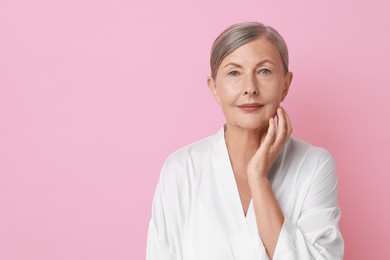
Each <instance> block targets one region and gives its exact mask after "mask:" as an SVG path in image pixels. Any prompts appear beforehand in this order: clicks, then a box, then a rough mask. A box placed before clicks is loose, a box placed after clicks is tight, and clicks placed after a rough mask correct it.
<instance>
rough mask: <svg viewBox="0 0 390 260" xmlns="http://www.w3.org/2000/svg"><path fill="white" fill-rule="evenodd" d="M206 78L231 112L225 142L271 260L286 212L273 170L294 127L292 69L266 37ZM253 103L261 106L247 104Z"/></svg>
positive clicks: (245, 203) (243, 199)
mask: <svg viewBox="0 0 390 260" xmlns="http://www.w3.org/2000/svg"><path fill="white" fill-rule="evenodd" d="M207 81H208V86H209V89H210V91H211V93H212V94H213V95H214V97H215V99H216V101H217V103H218V104H219V105H220V106H221V108H222V110H223V113H224V114H225V117H226V131H225V141H226V145H227V148H228V152H229V157H230V161H231V163H232V168H233V172H234V176H235V180H236V183H237V188H238V191H239V194H240V199H241V204H242V207H243V211H244V214H245V215H246V213H247V210H248V207H249V203H250V200H251V199H252V201H253V207H254V211H255V215H256V222H257V227H258V232H259V235H260V238H261V240H262V242H263V244H264V247H265V249H266V251H267V254H268V256H269V258H270V259H272V258H273V255H274V252H275V247H276V243H277V241H278V237H279V234H280V230H281V228H282V226H283V222H284V216H283V213H282V211H281V209H280V207H279V204H278V201H277V199H276V197H275V195H274V193H273V191H272V188H271V184H270V182H269V179H268V172H269V170H270V168H271V166H272V164H273V163H274V161H275V159H276V158H277V156H278V155H279V153H280V151H281V150H282V149H283V146H284V145H285V143H286V141H287V140H288V138H289V136H290V135H291V132H292V127H291V123H290V120H289V117H288V115H287V113H286V111H285V110H284V109H283V108H281V107H280V103H281V102H282V101H283V100H284V99H285V97H286V96H287V94H288V90H289V87H290V84H291V81H292V73H291V72H287V73H286V72H285V71H284V70H283V64H282V59H281V57H280V54H279V52H278V50H277V48H276V47H275V46H274V45H272V44H271V43H270V42H269V41H268V40H267V39H266V38H264V37H261V38H259V39H256V40H254V41H251V42H249V43H247V44H245V45H243V46H241V47H239V48H237V49H236V50H235V51H233V52H232V53H230V54H229V55H228V56H226V57H225V59H224V60H223V61H222V63H221V65H220V67H219V68H218V71H217V74H216V76H215V78H213V77H211V76H210V77H208V80H207ZM248 103H249V104H251V103H257V104H259V105H260V106H259V108H258V109H256V110H251V111H248V110H245V109H242V107H241V106H242V105H243V104H248Z"/></svg>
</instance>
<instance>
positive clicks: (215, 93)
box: [207, 76, 221, 105]
mask: <svg viewBox="0 0 390 260" xmlns="http://www.w3.org/2000/svg"><path fill="white" fill-rule="evenodd" d="M207 85H208V86H209V90H210V92H211V94H213V96H214V98H215V100H216V101H217V103H218V105H220V104H221V103H220V99H219V93H218V89H217V85H216V82H215V80H214V78H213V77H212V76H208V77H207Z"/></svg>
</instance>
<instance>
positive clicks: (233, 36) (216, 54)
mask: <svg viewBox="0 0 390 260" xmlns="http://www.w3.org/2000/svg"><path fill="white" fill-rule="evenodd" d="M263 36H264V37H266V39H267V40H268V41H269V42H270V43H272V44H273V45H274V46H275V47H276V48H277V49H278V51H279V54H280V57H281V59H282V64H283V69H284V72H285V73H287V72H288V50H287V44H286V42H285V41H284V39H283V37H282V36H281V35H280V34H279V33H278V32H277V31H276V30H275V29H274V28H272V27H270V26H265V25H263V24H262V23H258V22H246V23H238V24H233V25H231V26H230V27H228V28H227V29H225V30H224V31H223V32H222V33H221V34H220V35H219V36H218V37H217V39H216V40H215V41H214V44H213V47H212V48H211V56H210V68H211V76H212V77H213V78H214V79H215V77H216V75H217V71H218V68H219V66H220V65H221V63H222V61H223V59H224V58H225V57H226V56H227V55H229V54H230V53H232V52H233V51H235V50H236V49H237V48H239V47H241V46H242V45H244V44H246V43H249V42H251V41H254V40H256V39H258V38H260V37H263Z"/></svg>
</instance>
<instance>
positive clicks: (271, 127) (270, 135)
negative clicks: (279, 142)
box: [264, 117, 276, 147]
mask: <svg viewBox="0 0 390 260" xmlns="http://www.w3.org/2000/svg"><path fill="white" fill-rule="evenodd" d="M275 129H276V128H275V122H274V119H273V118H272V117H271V118H270V119H269V121H268V130H267V134H266V136H265V138H264V144H265V145H266V146H268V147H269V146H271V144H272V143H273V141H274V139H275Z"/></svg>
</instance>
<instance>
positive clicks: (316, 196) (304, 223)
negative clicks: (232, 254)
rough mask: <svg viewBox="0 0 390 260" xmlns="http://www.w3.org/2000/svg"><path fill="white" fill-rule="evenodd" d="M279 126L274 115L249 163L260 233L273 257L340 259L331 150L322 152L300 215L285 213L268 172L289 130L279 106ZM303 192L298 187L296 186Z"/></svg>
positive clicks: (335, 186) (286, 119)
mask: <svg viewBox="0 0 390 260" xmlns="http://www.w3.org/2000/svg"><path fill="white" fill-rule="evenodd" d="M278 119H279V125H278V127H276V126H275V124H274V122H273V120H272V119H271V120H270V124H269V129H268V132H267V134H266V136H265V137H264V138H263V140H262V143H261V145H260V147H259V150H258V151H257V152H256V154H255V155H254V156H253V158H252V159H251V161H250V163H249V164H248V172H247V173H248V182H249V186H250V189H251V192H252V200H253V206H254V210H255V215H256V222H257V227H258V233H259V236H260V238H261V240H262V241H263V244H264V246H265V248H266V251H267V254H268V255H269V257H270V259H289V260H304V259H316V260H317V259H342V258H343V253H344V241H343V238H342V236H341V233H340V230H339V227H338V221H339V218H340V210H339V207H338V204H337V174H336V167H335V163H334V160H333V158H332V157H331V156H330V154H321V156H319V157H318V158H319V161H318V164H317V167H316V169H313V171H314V172H313V175H312V176H313V178H312V179H311V180H309V181H310V188H309V190H308V192H307V194H305V201H304V204H303V205H302V208H299V209H296V210H298V211H299V212H298V213H299V218H298V220H294V222H293V221H292V220H290V219H288V218H286V217H285V216H283V213H282V211H281V209H280V207H279V203H278V201H277V199H276V197H275V195H274V193H273V191H272V189H271V185H270V183H269V181H268V176H267V175H268V171H269V169H270V166H271V165H272V163H273V162H274V160H275V158H276V156H277V154H279V152H280V150H281V149H282V147H283V146H284V144H285V142H286V140H287V139H288V137H289V135H290V134H291V124H290V121H289V119H288V116H287V114H286V113H285V112H284V111H283V110H281V109H278ZM298 192H299V191H298Z"/></svg>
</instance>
